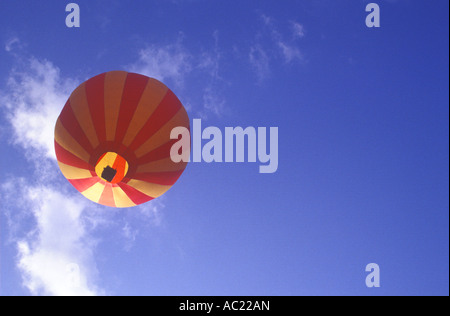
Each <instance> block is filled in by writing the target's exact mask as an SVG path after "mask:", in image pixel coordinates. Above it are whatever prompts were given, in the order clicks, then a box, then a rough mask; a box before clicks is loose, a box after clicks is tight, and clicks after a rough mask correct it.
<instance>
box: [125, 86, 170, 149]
mask: <svg viewBox="0 0 450 316" xmlns="http://www.w3.org/2000/svg"><path fill="white" fill-rule="evenodd" d="M167 90H168V88H167V87H166V86H165V85H164V84H162V83H161V82H159V81H157V80H155V79H151V78H150V79H149V81H148V83H147V86H146V87H145V90H144V92H143V94H142V97H141V99H140V101H139V104H138V106H137V108H136V111H135V112H134V116H133V118H132V119H131V122H130V125H129V127H128V130H127V133H126V134H125V137H124V139H123V144H124V145H125V146H129V145H130V144H131V142H132V141H133V139H134V138H135V137H136V135H137V134H138V133H139V131H140V130H141V129H142V127H144V125H145V123H146V122H147V121H148V119H149V118H150V116H151V115H152V114H153V112H154V111H155V110H156V108H157V107H158V105H159V104H160V103H161V101H162V100H163V98H164V96H165V95H166V93H167Z"/></svg>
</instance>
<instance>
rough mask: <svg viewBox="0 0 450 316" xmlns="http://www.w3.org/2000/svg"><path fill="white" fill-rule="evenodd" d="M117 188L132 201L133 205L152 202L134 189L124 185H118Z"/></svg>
mask: <svg viewBox="0 0 450 316" xmlns="http://www.w3.org/2000/svg"><path fill="white" fill-rule="evenodd" d="M118 185H119V187H120V188H121V189H122V190H123V192H125V194H126V195H127V196H128V197H129V198H130V200H131V201H133V203H134V204H136V205H139V204H142V203H145V202H148V201H151V200H153V198H152V197H151V196H148V195H146V194H144V193H142V192H140V191H138V190H136V189H135V188H132V187H130V186H129V185H127V184H125V183H118Z"/></svg>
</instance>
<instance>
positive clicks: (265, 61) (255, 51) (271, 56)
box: [248, 14, 306, 82]
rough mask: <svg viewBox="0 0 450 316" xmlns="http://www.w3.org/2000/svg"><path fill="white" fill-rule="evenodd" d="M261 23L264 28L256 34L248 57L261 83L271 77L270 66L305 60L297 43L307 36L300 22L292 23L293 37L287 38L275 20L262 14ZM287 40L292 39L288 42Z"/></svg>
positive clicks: (291, 31)
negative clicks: (280, 62)
mask: <svg viewBox="0 0 450 316" xmlns="http://www.w3.org/2000/svg"><path fill="white" fill-rule="evenodd" d="M260 21H261V22H262V24H263V28H262V30H260V31H259V32H258V33H257V34H256V36H255V41H254V43H253V45H251V46H250V52H249V55H248V56H249V62H250V65H251V66H252V68H253V70H254V72H255V74H256V76H257V78H258V80H259V82H261V81H263V80H264V79H266V78H267V77H268V76H269V74H270V66H271V64H272V63H274V62H276V61H277V60H280V59H281V60H282V61H283V62H284V63H285V64H292V63H294V62H300V61H303V60H304V55H303V53H302V51H301V49H300V48H299V46H298V42H297V41H298V40H299V39H301V38H303V37H304V36H305V34H306V32H305V28H304V26H303V25H302V24H300V23H298V22H293V21H291V22H290V24H289V26H290V33H291V34H292V35H289V36H286V35H283V34H282V32H280V31H279V29H278V27H277V25H276V24H277V23H276V21H275V19H274V18H272V17H270V16H267V15H265V14H261V15H260ZM286 38H291V39H290V40H286Z"/></svg>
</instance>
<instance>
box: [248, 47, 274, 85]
mask: <svg viewBox="0 0 450 316" xmlns="http://www.w3.org/2000/svg"><path fill="white" fill-rule="evenodd" d="M249 60H250V64H251V66H252V67H253V69H254V71H255V73H256V75H257V77H258V80H259V81H260V82H261V81H262V80H264V79H266V78H267V77H268V76H269V74H270V67H269V56H268V55H267V53H266V52H265V50H264V49H263V48H262V47H261V46H260V45H255V46H253V47H251V48H250V53H249Z"/></svg>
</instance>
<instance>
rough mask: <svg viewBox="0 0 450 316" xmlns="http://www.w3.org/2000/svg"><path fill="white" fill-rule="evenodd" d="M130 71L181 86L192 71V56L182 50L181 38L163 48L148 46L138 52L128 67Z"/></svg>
mask: <svg viewBox="0 0 450 316" xmlns="http://www.w3.org/2000/svg"><path fill="white" fill-rule="evenodd" d="M128 68H129V69H130V71H133V72H137V73H141V74H143V75H146V76H149V77H152V78H155V79H158V80H160V81H163V82H167V81H172V82H173V83H175V84H176V85H178V86H183V85H184V82H185V79H186V76H187V75H188V74H189V73H190V72H191V71H192V56H191V54H190V53H189V52H188V51H187V50H186V49H185V48H184V46H183V44H182V38H181V37H180V38H179V39H178V40H177V41H176V43H174V44H169V45H165V46H156V45H150V46H148V47H146V48H143V49H141V50H140V51H139V58H138V60H137V61H136V62H134V63H132V64H131V65H129V67H128Z"/></svg>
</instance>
